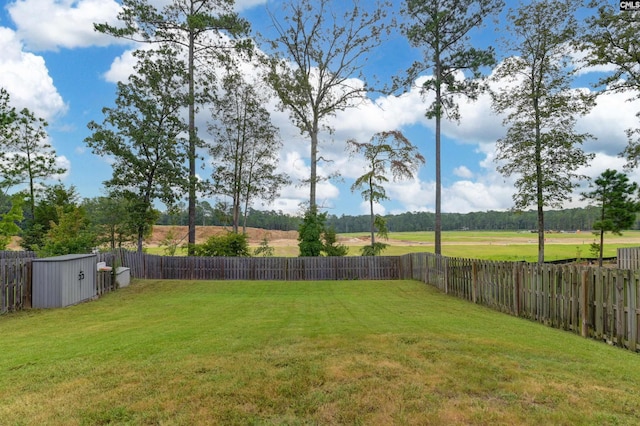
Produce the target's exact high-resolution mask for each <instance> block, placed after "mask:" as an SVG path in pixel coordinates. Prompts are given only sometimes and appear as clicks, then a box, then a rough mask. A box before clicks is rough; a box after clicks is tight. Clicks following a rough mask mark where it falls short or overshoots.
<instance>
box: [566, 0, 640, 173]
mask: <svg viewBox="0 0 640 426" xmlns="http://www.w3.org/2000/svg"><path fill="white" fill-rule="evenodd" d="M590 6H592V7H597V8H598V10H597V13H595V14H593V15H591V16H589V17H588V18H587V28H588V30H587V31H586V33H585V34H584V35H583V36H582V37H580V38H579V39H578V40H577V41H578V42H577V44H578V46H579V47H580V48H581V49H582V50H583V51H585V53H586V55H585V61H586V64H585V65H586V66H595V67H602V66H604V67H606V68H607V72H606V73H603V75H604V76H603V77H601V78H600V79H599V80H598V82H597V84H596V86H600V87H602V88H605V90H602V92H601V93H610V92H617V93H627V94H628V95H629V100H636V99H638V96H639V95H640V91H639V89H640V68H638V33H639V32H640V25H639V22H640V21H639V20H638V16H639V14H638V12H634V11H625V12H621V11H620V9H619V8H618V4H617V3H611V2H599V1H592V2H591V4H590ZM626 133H627V139H628V144H627V146H626V148H625V149H624V151H623V152H622V156H624V157H625V158H626V159H627V167H629V168H635V167H637V166H638V163H639V162H640V128H638V127H637V126H636V127H635V128H630V129H627V130H626Z"/></svg>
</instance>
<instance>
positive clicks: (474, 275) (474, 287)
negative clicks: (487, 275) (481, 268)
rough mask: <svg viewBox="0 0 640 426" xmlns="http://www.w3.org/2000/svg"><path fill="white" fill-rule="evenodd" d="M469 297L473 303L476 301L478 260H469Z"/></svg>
mask: <svg viewBox="0 0 640 426" xmlns="http://www.w3.org/2000/svg"><path fill="white" fill-rule="evenodd" d="M471 283H472V285H471V292H472V293H471V297H472V299H473V303H478V262H477V261H475V260H472V261H471Z"/></svg>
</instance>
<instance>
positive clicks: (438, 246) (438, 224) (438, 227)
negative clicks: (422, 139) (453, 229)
mask: <svg viewBox="0 0 640 426" xmlns="http://www.w3.org/2000/svg"><path fill="white" fill-rule="evenodd" d="M436 81H437V83H436V101H435V102H436V106H435V108H436V217H435V244H434V245H435V249H434V251H435V254H436V255H441V254H442V164H441V162H440V144H441V139H440V133H441V130H442V88H441V83H440V82H441V81H442V69H441V64H440V60H439V56H438V59H437V60H436Z"/></svg>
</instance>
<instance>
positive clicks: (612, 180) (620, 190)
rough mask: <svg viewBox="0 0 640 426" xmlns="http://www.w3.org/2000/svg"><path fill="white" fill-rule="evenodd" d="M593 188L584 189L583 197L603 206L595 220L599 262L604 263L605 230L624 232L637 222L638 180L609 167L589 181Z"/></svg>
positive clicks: (616, 232)
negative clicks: (590, 189)
mask: <svg viewBox="0 0 640 426" xmlns="http://www.w3.org/2000/svg"><path fill="white" fill-rule="evenodd" d="M590 187H591V188H593V190H592V191H590V192H586V193H583V194H582V195H583V197H584V199H586V200H589V201H590V202H591V204H592V205H595V206H596V207H598V208H599V209H600V218H599V219H598V220H597V221H596V222H594V224H593V229H595V230H598V231H600V232H598V233H597V234H596V235H599V236H600V243H599V244H598V246H599V248H600V254H599V263H600V265H602V249H603V245H604V234H605V233H606V232H611V233H613V234H616V235H621V234H622V231H623V230H625V229H629V228H631V227H632V226H633V225H634V224H635V222H636V213H637V212H638V211H640V202H639V201H638V184H637V183H635V182H629V178H628V176H627V175H626V174H624V173H621V172H618V171H616V170H612V169H607V170H605V171H604V172H602V174H601V175H600V176H599V177H598V178H596V180H595V181H594V182H593V183H592V184H591V185H590Z"/></svg>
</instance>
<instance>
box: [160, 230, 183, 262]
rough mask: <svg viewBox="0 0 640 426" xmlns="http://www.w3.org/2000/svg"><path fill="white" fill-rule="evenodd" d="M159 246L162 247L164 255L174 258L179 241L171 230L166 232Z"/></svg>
mask: <svg viewBox="0 0 640 426" xmlns="http://www.w3.org/2000/svg"><path fill="white" fill-rule="evenodd" d="M160 244H161V245H163V246H164V254H166V255H167V256H175V255H176V251H177V250H178V246H179V245H180V240H179V239H178V236H177V235H176V232H175V231H174V230H173V229H171V230H169V232H167V235H166V236H165V237H164V239H163V240H162V241H161V242H160Z"/></svg>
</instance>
